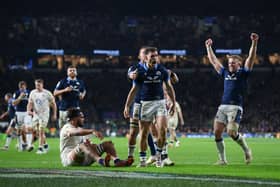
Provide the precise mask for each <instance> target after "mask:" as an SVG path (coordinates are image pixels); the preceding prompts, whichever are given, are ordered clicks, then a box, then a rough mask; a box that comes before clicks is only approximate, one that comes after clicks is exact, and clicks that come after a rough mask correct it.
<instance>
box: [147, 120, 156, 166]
mask: <svg viewBox="0 0 280 187" xmlns="http://www.w3.org/2000/svg"><path fill="white" fill-rule="evenodd" d="M157 136H158V132H157V128H156V120H154V121H153V123H152V125H151V126H150V132H149V134H148V145H149V149H150V153H151V156H150V157H149V159H148V160H147V161H146V164H148V165H149V164H153V163H154V162H155V161H156V144H157V142H156V140H157Z"/></svg>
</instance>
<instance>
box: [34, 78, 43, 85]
mask: <svg viewBox="0 0 280 187" xmlns="http://www.w3.org/2000/svg"><path fill="white" fill-rule="evenodd" d="M35 82H40V83H43V84H44V80H43V79H41V78H39V79H35Z"/></svg>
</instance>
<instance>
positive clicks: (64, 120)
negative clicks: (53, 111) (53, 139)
mask: <svg viewBox="0 0 280 187" xmlns="http://www.w3.org/2000/svg"><path fill="white" fill-rule="evenodd" d="M66 123H67V111H62V110H60V111H59V120H58V125H59V128H62V127H63V126H64V125H65V124H66Z"/></svg>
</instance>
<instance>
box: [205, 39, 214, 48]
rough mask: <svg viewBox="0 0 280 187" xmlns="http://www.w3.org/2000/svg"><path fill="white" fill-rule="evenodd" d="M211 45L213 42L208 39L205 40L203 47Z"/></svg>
mask: <svg viewBox="0 0 280 187" xmlns="http://www.w3.org/2000/svg"><path fill="white" fill-rule="evenodd" d="M212 44H213V41H212V39H211V38H209V39H207V40H206V41H205V46H206V47H211V46H212Z"/></svg>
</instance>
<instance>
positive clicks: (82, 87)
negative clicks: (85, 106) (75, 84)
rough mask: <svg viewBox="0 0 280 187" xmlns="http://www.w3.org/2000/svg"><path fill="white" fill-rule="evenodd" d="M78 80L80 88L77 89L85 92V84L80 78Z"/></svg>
mask: <svg viewBox="0 0 280 187" xmlns="http://www.w3.org/2000/svg"><path fill="white" fill-rule="evenodd" d="M79 82H80V89H79V91H80V92H85V91H86V86H85V83H84V81H82V80H80V81H79Z"/></svg>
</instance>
